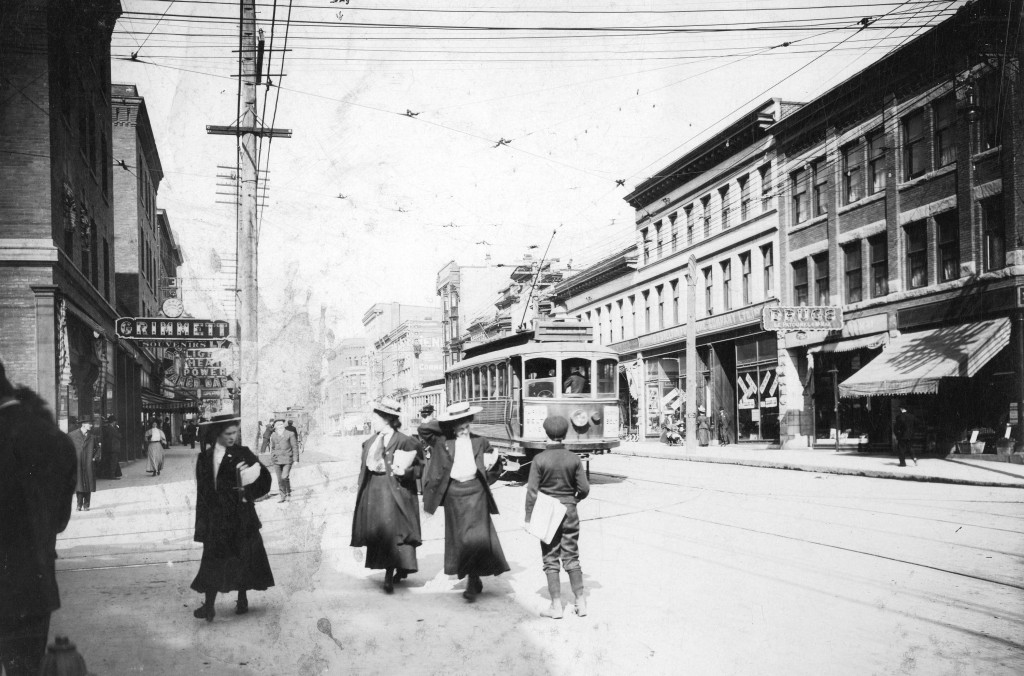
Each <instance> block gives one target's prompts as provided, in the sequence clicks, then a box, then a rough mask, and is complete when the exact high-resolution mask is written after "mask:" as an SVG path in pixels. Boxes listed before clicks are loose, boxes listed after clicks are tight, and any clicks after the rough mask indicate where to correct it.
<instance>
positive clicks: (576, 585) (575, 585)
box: [569, 568, 587, 617]
mask: <svg viewBox="0 0 1024 676" xmlns="http://www.w3.org/2000/svg"><path fill="white" fill-rule="evenodd" d="M569 584H571V585H572V593H573V594H574V595H575V596H576V614H577V615H579V616H580V617H584V616H585V615H586V614H587V600H586V599H585V598H584V597H583V594H584V592H585V591H586V590H585V589H584V587H583V571H582V570H581V569H579V568H577V569H575V570H570V571H569Z"/></svg>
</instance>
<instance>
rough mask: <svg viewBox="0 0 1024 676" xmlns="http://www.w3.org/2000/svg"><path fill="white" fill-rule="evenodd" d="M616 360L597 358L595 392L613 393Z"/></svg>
mask: <svg viewBox="0 0 1024 676" xmlns="http://www.w3.org/2000/svg"><path fill="white" fill-rule="evenodd" d="M618 370H619V369H618V362H616V361H615V360H614V359H598V360H597V393H598V394H615V383H616V381H617V380H618V378H617V376H618Z"/></svg>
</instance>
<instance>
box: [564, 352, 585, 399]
mask: <svg viewBox="0 0 1024 676" xmlns="http://www.w3.org/2000/svg"><path fill="white" fill-rule="evenodd" d="M591 375H592V374H591V373H590V360H589V359H585V358H583V357H571V358H569V359H563V360H562V392H563V393H564V394H566V395H568V396H570V397H585V396H587V395H589V394H590V391H591V389H590V377H591Z"/></svg>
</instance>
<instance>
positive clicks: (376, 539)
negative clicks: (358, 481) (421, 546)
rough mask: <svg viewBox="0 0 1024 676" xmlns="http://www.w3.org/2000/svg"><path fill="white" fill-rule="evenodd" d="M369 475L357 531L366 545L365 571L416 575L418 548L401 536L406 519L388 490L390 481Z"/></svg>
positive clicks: (361, 499)
mask: <svg viewBox="0 0 1024 676" xmlns="http://www.w3.org/2000/svg"><path fill="white" fill-rule="evenodd" d="M367 475H368V476H367V480H366V488H365V489H363V492H362V494H361V495H360V496H359V504H358V505H356V513H357V515H358V516H357V519H358V523H357V524H356V527H357V528H358V529H359V530H360V532H361V533H363V534H364V538H365V541H366V567H367V568H372V569H374V570H382V569H385V568H396V569H398V570H399V571H400V572H405V573H415V572H416V571H417V570H419V566H418V565H417V563H416V547H414V546H413V545H410V544H406V543H405V539H406V536H407V535H409V534H408V533H404V532H401V531H404V530H407V529H406V528H405V527H403V524H405V516H404V515H403V514H402V511H401V510H400V509H399V508H398V504H397V503H396V502H395V496H394V495H393V494H392V493H391V488H390V487H389V486H388V482H389V481H391V479H389V478H388V477H387V475H385V474H373V473H370V472H367ZM402 490H404V489H402Z"/></svg>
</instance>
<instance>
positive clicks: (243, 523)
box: [192, 415, 274, 622]
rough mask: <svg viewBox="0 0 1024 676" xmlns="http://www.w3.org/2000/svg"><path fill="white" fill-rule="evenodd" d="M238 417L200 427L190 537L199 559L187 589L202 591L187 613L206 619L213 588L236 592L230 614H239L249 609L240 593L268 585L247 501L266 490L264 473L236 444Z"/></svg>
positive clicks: (271, 580) (253, 516)
mask: <svg viewBox="0 0 1024 676" xmlns="http://www.w3.org/2000/svg"><path fill="white" fill-rule="evenodd" d="M238 421H239V419H238V418H234V417H232V416H230V415H218V416H214V417H213V418H212V419H211V420H210V421H209V422H208V423H206V424H204V426H203V427H201V428H200V429H201V430H203V437H202V450H201V451H200V453H199V457H198V459H197V460H196V530H195V537H194V539H195V541H196V542H202V543H203V558H202V560H201V561H200V563H199V572H198V573H197V574H196V577H195V579H194V580H192V589H194V590H196V591H197V592H199V593H200V594H205V595H206V599H205V601H204V603H203V605H201V606H200V607H199V608H197V609H196V610H195V612H193V615H194V616H195V617H197V618H199V619H206V621H207V622H212V621H213V617H214V615H215V613H214V603H215V601H216V599H217V593H218V592H221V593H228V592H232V591H236V592H238V600H237V602H236V604H235V614H236V615H242V614H244V613H246V612H248V611H249V599H248V596H247V595H246V592H248V591H249V590H252V589H256V590H259V591H263V590H265V589H268V588H269V587H273V586H274V574H273V573H272V572H271V570H270V561H268V560H267V552H266V550H265V549H264V548H263V538H262V537H260V528H262V524H261V523H260V520H259V517H258V516H256V507H255V505H254V504H253V503H254V502H255V501H256V500H257V499H258V498H261V497H263V496H264V495H266V494H267V493H268V492H270V472H269V471H267V468H266V467H264V466H263V465H262V464H260V461H259V459H258V458H257V457H256V456H255V455H254V454H253V452H252V451H250V450H249V449H248V448H246V447H245V446H239V445H238V436H239V430H238ZM204 428H205V429H204Z"/></svg>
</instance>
